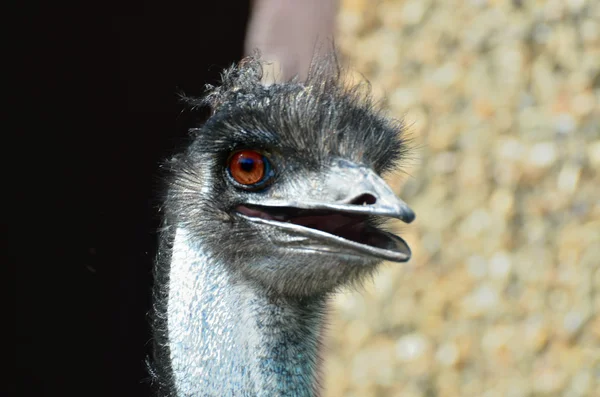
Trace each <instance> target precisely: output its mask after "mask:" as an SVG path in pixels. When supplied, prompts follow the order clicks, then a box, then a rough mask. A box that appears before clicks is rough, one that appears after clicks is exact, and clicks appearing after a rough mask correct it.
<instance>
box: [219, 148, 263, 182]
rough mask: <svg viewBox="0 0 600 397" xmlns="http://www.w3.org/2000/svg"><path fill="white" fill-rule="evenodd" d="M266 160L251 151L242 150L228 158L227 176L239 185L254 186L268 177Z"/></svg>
mask: <svg viewBox="0 0 600 397" xmlns="http://www.w3.org/2000/svg"><path fill="white" fill-rule="evenodd" d="M269 171H270V166H269V162H268V160H267V159H266V158H265V157H264V156H263V155H262V154H260V153H257V152H255V151H253V150H242V151H240V152H237V153H234V154H233V156H231V157H230V158H229V174H230V175H231V177H232V178H233V179H234V180H235V181H236V182H237V183H239V184H241V185H246V186H249V185H255V184H257V183H259V182H262V181H263V180H264V179H265V175H267V176H268V173H269Z"/></svg>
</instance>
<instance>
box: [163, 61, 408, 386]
mask: <svg viewBox="0 0 600 397" xmlns="http://www.w3.org/2000/svg"><path fill="white" fill-rule="evenodd" d="M261 76H262V66H261V61H260V60H259V59H258V58H256V57H251V58H247V59H245V60H243V61H242V62H240V64H239V65H238V66H234V67H231V68H230V69H228V70H226V71H225V72H224V73H223V75H222V84H221V85H220V86H219V87H209V93H208V95H207V96H206V97H204V98H202V99H194V98H187V99H186V100H187V102H189V103H190V104H191V105H192V107H197V106H202V105H209V106H210V107H211V109H212V115H211V117H210V118H209V119H208V120H207V121H206V123H205V124H204V125H203V126H202V127H201V128H197V129H193V130H192V135H193V140H192V142H191V144H190V145H189V147H188V148H187V150H185V151H184V152H183V153H181V154H179V155H177V156H175V157H174V158H173V159H171V160H170V161H168V162H167V163H166V166H167V168H168V171H169V175H170V176H169V186H168V189H167V194H166V197H165V200H164V205H163V208H162V210H163V211H164V228H163V229H162V232H161V242H160V248H159V254H158V260H157V265H156V269H155V274H156V290H155V322H154V330H155V341H156V354H155V359H154V361H155V363H154V364H155V367H156V368H155V375H156V379H157V380H158V382H157V383H158V384H159V386H160V387H159V388H160V390H161V392H162V395H166V396H177V397H180V396H218V397H225V396H269V397H271V396H316V395H318V394H319V391H320V387H319V376H318V375H319V374H318V370H319V365H320V361H321V359H320V356H319V350H320V344H321V337H322V332H323V323H324V315H325V310H326V305H327V301H328V298H329V297H330V296H331V295H332V293H334V292H335V291H336V290H338V289H339V288H340V287H342V286H346V285H349V284H355V283H359V282H360V281H361V280H363V279H364V278H365V277H368V275H369V274H371V273H372V272H373V271H374V270H375V269H376V267H377V265H378V264H379V263H380V262H382V261H383V260H388V261H395V262H405V261H407V260H409V259H410V256H411V252H410V249H409V247H408V245H407V244H406V242H405V241H404V240H403V239H402V238H400V237H398V236H396V235H394V234H392V233H390V232H388V231H386V229H385V227H384V222H385V221H386V220H388V219H390V218H397V219H400V220H402V221H404V222H406V223H410V222H412V221H413V219H414V218H415V215H414V213H413V211H412V210H411V209H410V208H409V207H408V206H407V205H406V204H405V203H404V202H403V201H402V200H400V199H398V198H397V197H396V196H395V195H394V193H393V191H392V190H391V188H390V187H389V186H388V185H387V184H386V182H384V180H383V179H382V177H381V175H383V174H384V173H386V172H388V171H391V170H392V169H394V167H396V166H398V165H399V163H401V162H402V160H403V159H404V158H405V157H406V153H407V150H409V149H408V148H409V145H408V144H407V139H406V136H405V133H404V128H403V125H402V123H401V122H399V121H395V120H392V119H388V118H387V117H385V115H384V114H383V112H382V111H381V110H379V108H378V107H377V106H376V105H375V104H374V102H373V100H372V98H371V96H370V94H369V92H368V90H365V89H363V88H364V87H361V86H360V85H359V86H354V87H348V86H347V84H345V83H344V78H343V72H342V70H341V68H340V67H339V65H338V63H337V61H336V60H335V57H331V58H328V59H325V60H321V61H320V62H315V63H313V66H312V67H311V71H310V73H309V76H308V78H307V79H306V81H299V80H298V79H293V80H291V81H288V82H285V83H276V84H272V85H269V86H265V85H263V84H261Z"/></svg>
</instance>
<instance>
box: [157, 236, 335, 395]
mask: <svg viewBox="0 0 600 397" xmlns="http://www.w3.org/2000/svg"><path fill="white" fill-rule="evenodd" d="M168 279H169V282H168V283H169V284H168V298H167V305H166V314H167V319H166V320H167V321H166V326H167V327H166V328H167V339H168V340H167V342H168V345H169V349H170V368H171V374H172V377H173V379H172V382H171V384H172V385H173V387H174V388H175V393H174V394H175V395H176V396H178V397H180V396H219V397H226V396H299V397H301V396H314V395H316V394H317V379H316V378H317V373H316V372H317V371H316V368H317V362H318V356H317V355H318V347H319V346H318V345H319V332H320V329H321V320H322V316H323V310H324V306H325V301H324V298H320V299H312V300H310V301H301V300H296V301H294V300H289V299H283V298H281V297H270V296H269V294H268V293H265V291H264V290H261V289H260V287H257V286H254V285H251V284H249V283H245V282H240V281H237V280H234V279H233V278H232V276H231V275H230V274H229V273H228V272H227V270H226V268H225V266H223V265H222V264H220V263H217V262H215V261H214V260H212V258H211V257H210V256H209V255H208V254H207V253H206V252H205V251H204V250H203V249H202V244H201V242H199V241H196V240H194V241H191V239H190V237H189V234H188V233H187V232H186V230H185V229H184V228H181V227H180V228H178V229H177V230H176V233H175V239H174V242H173V248H172V256H171V264H170V270H169V277H168Z"/></svg>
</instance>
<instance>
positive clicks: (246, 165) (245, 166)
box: [240, 158, 254, 172]
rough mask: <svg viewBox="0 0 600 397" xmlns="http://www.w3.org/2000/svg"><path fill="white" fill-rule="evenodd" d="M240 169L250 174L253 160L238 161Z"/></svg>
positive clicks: (243, 159)
mask: <svg viewBox="0 0 600 397" xmlns="http://www.w3.org/2000/svg"><path fill="white" fill-rule="evenodd" d="M240 167H241V168H242V170H244V171H246V172H250V171H252V170H253V169H254V160H253V159H249V158H242V159H240Z"/></svg>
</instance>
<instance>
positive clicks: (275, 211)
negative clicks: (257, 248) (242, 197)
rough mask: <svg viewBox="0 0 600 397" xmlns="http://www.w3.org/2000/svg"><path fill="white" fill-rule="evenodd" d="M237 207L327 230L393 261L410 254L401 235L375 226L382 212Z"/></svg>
mask: <svg viewBox="0 0 600 397" xmlns="http://www.w3.org/2000/svg"><path fill="white" fill-rule="evenodd" d="M236 210H237V212H239V213H240V214H242V215H245V216H247V217H250V218H255V219H256V218H258V219H264V220H266V221H276V222H281V223H288V224H293V225H297V226H302V227H304V228H308V229H312V230H318V231H320V232H324V233H327V234H329V235H332V236H335V237H338V238H339V239H343V240H346V241H348V242H352V243H355V244H352V246H353V248H355V249H356V248H357V245H360V246H362V247H365V248H366V247H368V248H370V249H368V250H367V251H365V250H360V251H363V253H366V254H369V255H371V256H378V257H381V258H383V259H388V260H395V261H405V260H408V258H410V248H409V247H408V245H407V244H406V242H405V241H404V240H403V239H401V238H400V237H398V236H395V235H393V234H391V233H388V232H385V231H383V230H381V229H379V228H378V227H376V226H375V225H376V224H381V223H383V221H385V220H386V219H387V218H386V217H383V216H374V215H369V214H353V213H346V212H343V211H337V210H321V209H303V208H294V207H271V206H269V207H266V206H258V205H249V204H247V205H239V206H238V207H237V208H236ZM339 239H336V240H339ZM398 254H400V256H401V257H400V256H399V255H398Z"/></svg>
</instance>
